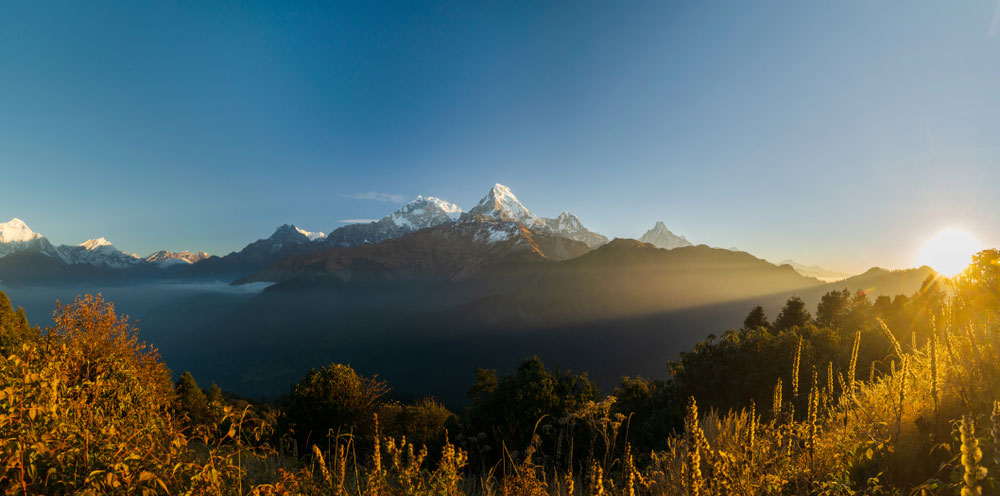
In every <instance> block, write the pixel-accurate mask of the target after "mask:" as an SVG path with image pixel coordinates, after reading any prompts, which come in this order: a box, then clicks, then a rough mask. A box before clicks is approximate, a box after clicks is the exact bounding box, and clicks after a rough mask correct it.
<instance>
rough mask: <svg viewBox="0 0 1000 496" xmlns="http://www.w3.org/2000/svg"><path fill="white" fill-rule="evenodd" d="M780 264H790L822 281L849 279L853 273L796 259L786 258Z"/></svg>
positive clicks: (800, 271) (796, 269) (801, 272)
mask: <svg viewBox="0 0 1000 496" xmlns="http://www.w3.org/2000/svg"><path fill="white" fill-rule="evenodd" d="M778 265H790V266H791V267H792V268H793V269H795V271H796V272H798V273H799V274H802V275H804V276H806V277H815V278H816V279H819V280H821V281H827V282H833V281H839V280H842V279H847V278H848V277H850V276H851V274H847V273H845V272H837V271H835V270H830V269H826V268H823V267H820V266H819V265H805V264H800V263H798V262H796V261H795V260H791V259H789V260H784V261H782V262H781V263H780V264H778Z"/></svg>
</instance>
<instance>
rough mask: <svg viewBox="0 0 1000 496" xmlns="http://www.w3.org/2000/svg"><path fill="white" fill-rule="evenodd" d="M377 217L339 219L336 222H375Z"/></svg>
mask: <svg viewBox="0 0 1000 496" xmlns="http://www.w3.org/2000/svg"><path fill="white" fill-rule="evenodd" d="M376 220H378V219H341V220H338V221H337V222H339V223H341V224H367V223H369V222H375V221H376Z"/></svg>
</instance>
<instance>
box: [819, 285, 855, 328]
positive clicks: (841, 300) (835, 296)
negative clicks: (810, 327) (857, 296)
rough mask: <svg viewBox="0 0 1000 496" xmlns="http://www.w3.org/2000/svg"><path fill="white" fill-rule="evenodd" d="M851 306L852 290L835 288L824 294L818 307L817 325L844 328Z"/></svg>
mask: <svg viewBox="0 0 1000 496" xmlns="http://www.w3.org/2000/svg"><path fill="white" fill-rule="evenodd" d="M850 307H851V292H850V291H848V290H846V289H844V290H841V291H837V290H833V291H830V292H829V293H827V294H825V295H823V297H822V298H821V299H820V301H819V305H817V307H816V325H818V326H820V327H829V328H831V329H837V330H844V328H845V326H846V324H847V317H848V314H849V313H850Z"/></svg>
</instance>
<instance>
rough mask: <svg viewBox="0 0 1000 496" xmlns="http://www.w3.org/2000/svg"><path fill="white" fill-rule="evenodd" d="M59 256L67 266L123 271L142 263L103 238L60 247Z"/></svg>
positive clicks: (136, 256)
mask: <svg viewBox="0 0 1000 496" xmlns="http://www.w3.org/2000/svg"><path fill="white" fill-rule="evenodd" d="M58 251H59V256H60V257H61V258H62V259H63V261H64V262H66V263H67V264H69V265H75V264H89V265H93V266H95V267H106V268H109V269H125V268H129V267H134V266H136V265H139V264H141V263H143V260H142V258H140V257H139V255H135V254H128V253H125V252H124V251H121V250H119V249H117V248H115V247H114V246H113V245H112V244H111V242H109V241H108V240H106V239H104V238H97V239H89V240H87V241H84V242H83V243H80V244H78V245H60V246H59V247H58Z"/></svg>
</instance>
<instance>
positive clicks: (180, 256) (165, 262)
mask: <svg viewBox="0 0 1000 496" xmlns="http://www.w3.org/2000/svg"><path fill="white" fill-rule="evenodd" d="M211 257H212V255H209V254H208V253H206V252H203V251H200V252H198V253H191V252H190V251H187V250H184V251H181V252H172V251H167V250H160V251H158V252H156V253H154V254H152V255H150V256H148V257H146V258H145V259H144V260H145V261H146V262H149V263H153V264H157V265H159V266H160V267H169V266H171V265H178V264H185V265H190V264H193V263H195V262H200V261H202V260H204V259H206V258H211Z"/></svg>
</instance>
